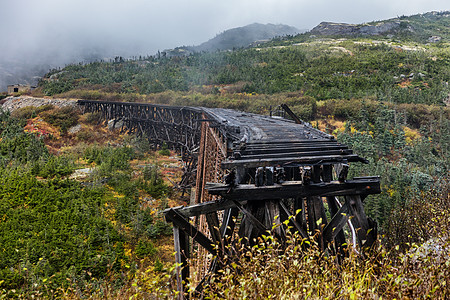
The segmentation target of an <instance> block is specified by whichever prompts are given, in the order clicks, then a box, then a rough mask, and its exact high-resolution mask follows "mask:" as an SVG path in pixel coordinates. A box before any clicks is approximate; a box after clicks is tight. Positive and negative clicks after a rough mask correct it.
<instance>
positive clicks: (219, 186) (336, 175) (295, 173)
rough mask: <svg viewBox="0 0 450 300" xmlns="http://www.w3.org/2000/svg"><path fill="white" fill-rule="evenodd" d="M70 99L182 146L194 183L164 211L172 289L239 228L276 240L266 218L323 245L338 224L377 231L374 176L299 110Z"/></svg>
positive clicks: (206, 267) (362, 239)
mask: <svg viewBox="0 0 450 300" xmlns="http://www.w3.org/2000/svg"><path fill="white" fill-rule="evenodd" d="M78 104H79V105H80V106H81V107H82V108H83V110H84V112H100V113H102V114H103V117H104V119H106V120H122V122H123V124H124V125H123V129H124V130H126V131H127V132H129V133H135V134H138V135H145V136H146V137H147V138H148V139H149V140H150V141H151V142H152V143H154V144H155V145H161V144H162V143H167V144H168V145H169V146H170V147H172V148H176V149H177V150H179V152H180V153H181V156H182V160H183V161H184V163H185V168H184V169H185V170H184V175H183V178H182V182H181V185H184V186H189V184H191V185H192V186H195V189H193V193H195V194H194V196H193V197H191V199H192V200H191V202H192V203H190V205H189V206H181V207H173V208H169V209H167V210H165V211H164V214H165V218H166V220H167V221H169V222H171V223H173V231H174V246H175V250H176V262H177V263H179V267H178V270H177V288H178V290H179V291H180V295H183V294H184V293H185V292H186V284H187V282H188V280H191V281H193V282H195V283H197V291H200V290H201V289H202V286H203V283H204V282H205V281H206V280H207V279H208V276H209V274H211V273H212V272H215V271H216V270H217V269H218V268H220V263H219V262H220V261H221V260H220V258H221V257H222V256H224V255H226V254H230V253H229V251H231V250H230V247H227V245H232V244H235V243H236V241H237V240H238V239H239V238H244V239H241V241H244V243H247V244H249V245H251V244H252V243H255V241H256V238H257V237H259V236H261V235H262V234H265V233H267V232H268V231H271V233H272V234H273V235H274V236H276V237H277V238H279V239H281V240H283V238H285V236H286V232H285V230H287V229H286V228H285V227H284V226H274V224H275V225H281V224H282V223H283V222H284V221H286V220H288V222H289V224H290V226H291V227H292V228H293V230H295V231H296V232H298V234H299V235H300V236H301V237H303V238H305V239H308V238H311V237H312V236H314V238H316V239H317V240H318V243H319V245H320V247H321V248H322V249H324V250H327V251H333V252H335V253H336V252H339V251H343V248H345V245H346V244H347V242H348V241H347V239H348V237H347V236H346V235H345V234H344V230H346V231H348V232H350V233H352V234H350V236H351V238H352V240H351V241H350V242H352V243H353V244H354V245H356V246H358V247H359V248H364V247H369V246H371V245H372V244H373V243H374V242H375V240H376V238H377V230H376V223H375V222H373V221H372V220H371V219H370V218H368V217H367V216H366V214H365V213H364V209H363V201H364V199H365V197H367V195H369V194H376V193H380V179H379V178H378V177H357V178H352V179H348V178H347V172H348V167H349V164H348V163H350V162H362V163H364V162H366V161H365V159H364V158H361V157H359V156H358V155H357V154H354V153H353V151H352V150H351V149H349V148H348V147H347V146H346V145H344V144H341V143H338V142H337V141H336V140H335V138H334V137H333V136H331V135H328V134H326V133H324V132H321V131H319V130H317V129H314V128H312V127H311V126H310V125H308V124H305V123H304V122H302V121H301V120H299V119H298V118H297V117H296V116H295V115H294V114H293V113H292V112H291V111H290V109H289V108H288V107H286V106H283V105H281V106H282V107H283V108H284V110H285V112H287V113H288V114H289V115H291V117H292V118H293V119H294V121H290V120H287V119H284V118H279V117H270V116H262V115H257V114H251V113H243V112H239V111H235V110H230V109H220V108H204V107H178V106H164V105H154V104H143V103H124V102H104V101H88V100H80V101H78ZM296 212H297V213H296ZM298 212H300V213H298ZM292 228H291V229H290V230H292ZM193 258H197V259H193ZM188 261H189V262H190V263H188ZM192 271H195V272H192ZM190 273H191V274H192V273H195V274H196V275H195V276H194V275H191V276H190ZM180 297H183V296H180Z"/></svg>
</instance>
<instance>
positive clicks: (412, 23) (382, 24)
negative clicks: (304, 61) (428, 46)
mask: <svg viewBox="0 0 450 300" xmlns="http://www.w3.org/2000/svg"><path fill="white" fill-rule="evenodd" d="M310 33H311V34H315V35H326V36H333V35H351V36H361V35H369V36H370V35H393V36H396V37H404V38H405V37H406V38H409V39H412V40H415V41H419V42H427V41H428V42H438V41H441V40H442V39H444V40H447V41H448V39H449V38H450V11H443V12H428V13H425V14H417V15H413V16H401V17H398V18H393V19H389V20H384V21H378V22H370V23H364V24H346V23H333V22H322V23H320V24H319V25H317V26H316V27H314V28H313V29H312V30H311V31H310Z"/></svg>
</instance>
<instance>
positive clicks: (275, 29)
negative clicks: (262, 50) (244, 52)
mask: <svg viewBox="0 0 450 300" xmlns="http://www.w3.org/2000/svg"><path fill="white" fill-rule="evenodd" d="M303 31H304V30H299V29H297V28H295V27H292V26H288V25H282V24H279V25H274V24H265V25H264V24H259V23H253V24H250V25H247V26H244V27H238V28H233V29H229V30H226V31H224V32H222V33H221V34H218V35H217V36H215V37H214V38H212V39H210V40H209V41H207V42H205V43H203V44H200V45H199V46H196V47H192V48H191V49H192V50H194V51H198V52H199V51H216V50H232V49H233V48H241V47H247V46H249V45H251V44H252V43H255V42H258V41H267V40H270V39H272V38H274V37H277V36H285V35H295V34H298V33H301V32H303Z"/></svg>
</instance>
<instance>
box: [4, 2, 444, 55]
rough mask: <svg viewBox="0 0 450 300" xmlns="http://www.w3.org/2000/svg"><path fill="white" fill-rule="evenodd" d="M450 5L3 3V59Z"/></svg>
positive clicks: (168, 42) (138, 49) (190, 40)
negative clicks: (254, 26)
mask: <svg viewBox="0 0 450 300" xmlns="http://www.w3.org/2000/svg"><path fill="white" fill-rule="evenodd" d="M449 6H450V5H448V0H375V1H374V0H342V1H336V0H308V1H306V0H226V1H225V0H222V1H218V0H215V1H213V0H209V1H208V0H189V1H182V0H160V1H154V0H0V37H1V44H0V45H1V51H0V56H1V57H2V58H5V57H9V58H16V59H35V54H36V53H38V54H39V57H41V58H45V59H46V60H47V59H49V60H54V61H55V62H59V61H63V62H65V61H66V60H67V59H68V58H69V57H71V56H72V55H76V54H79V53H80V52H83V51H84V50H86V51H88V52H91V53H92V52H94V51H96V50H97V51H98V52H99V53H101V54H103V53H105V49H107V50H108V53H107V54H108V55H116V54H117V55H123V56H126V57H128V56H131V55H140V54H142V55H146V54H154V53H155V52H156V51H158V50H164V49H168V48H174V47H176V46H181V45H198V44H200V43H202V42H205V41H207V40H208V39H210V38H212V37H214V36H215V35H216V34H218V33H220V32H222V31H224V30H227V29H230V28H234V27H238V26H244V25H247V24H250V23H254V22H259V23H264V24H265V23H274V24H287V25H291V26H295V27H297V28H299V29H311V28H313V27H314V26H316V25H317V24H319V23H320V22H321V21H336V22H346V23H362V22H368V21H374V20H382V19H387V18H392V17H396V16H400V15H411V14H416V13H423V12H428V11H433V10H437V11H441V10H448V9H450V7H449Z"/></svg>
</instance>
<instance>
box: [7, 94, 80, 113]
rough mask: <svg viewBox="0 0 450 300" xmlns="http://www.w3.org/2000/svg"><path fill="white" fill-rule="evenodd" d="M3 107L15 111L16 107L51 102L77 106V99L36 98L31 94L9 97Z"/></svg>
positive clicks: (58, 104) (61, 105)
mask: <svg viewBox="0 0 450 300" xmlns="http://www.w3.org/2000/svg"><path fill="white" fill-rule="evenodd" d="M2 102H3V105H2V108H3V109H4V110H8V111H11V112H12V111H14V110H16V109H19V108H22V107H26V106H35V107H38V106H42V105H46V104H51V105H54V106H56V107H64V106H74V107H75V106H76V105H77V101H76V100H67V99H46V98H34V97H30V96H20V97H8V98H5V99H4V100H3V101H2Z"/></svg>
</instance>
